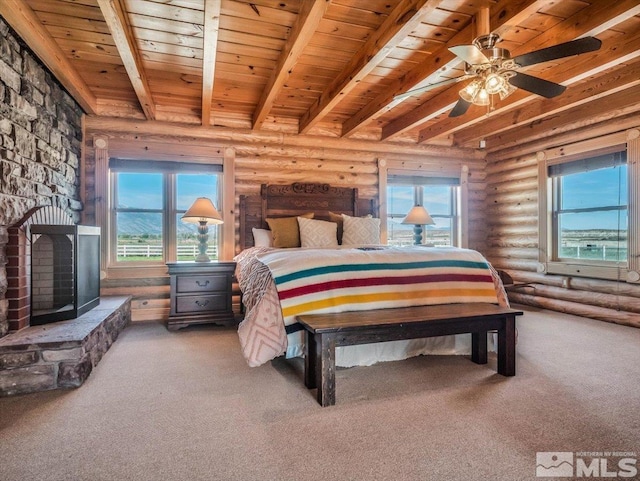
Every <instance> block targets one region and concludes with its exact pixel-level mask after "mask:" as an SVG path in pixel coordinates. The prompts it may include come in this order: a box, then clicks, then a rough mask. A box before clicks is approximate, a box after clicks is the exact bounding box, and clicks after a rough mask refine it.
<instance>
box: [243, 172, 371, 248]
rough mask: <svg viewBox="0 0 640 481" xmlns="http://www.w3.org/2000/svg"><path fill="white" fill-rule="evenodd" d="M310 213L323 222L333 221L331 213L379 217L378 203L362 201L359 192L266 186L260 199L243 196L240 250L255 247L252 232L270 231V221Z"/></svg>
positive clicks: (325, 187)
mask: <svg viewBox="0 0 640 481" xmlns="http://www.w3.org/2000/svg"><path fill="white" fill-rule="evenodd" d="M307 212H313V213H315V218H316V219H323V220H327V219H329V212H333V213H336V214H347V215H352V216H362V215H367V214H372V215H374V216H376V215H377V209H376V206H375V202H374V200H373V199H359V198H358V189H357V188H351V187H332V186H330V185H329V184H314V183H303V182H296V183H294V184H262V186H261V187H260V195H241V196H240V250H244V249H246V248H248V247H252V246H253V244H254V242H253V234H252V232H251V229H252V228H254V227H255V228H257V229H266V228H267V227H268V226H267V222H266V220H265V219H266V218H267V217H293V216H297V215H301V214H304V213H307Z"/></svg>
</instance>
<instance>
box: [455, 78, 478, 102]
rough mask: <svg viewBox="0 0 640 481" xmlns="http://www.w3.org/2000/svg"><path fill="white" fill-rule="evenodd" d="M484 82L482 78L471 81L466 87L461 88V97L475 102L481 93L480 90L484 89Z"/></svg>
mask: <svg viewBox="0 0 640 481" xmlns="http://www.w3.org/2000/svg"><path fill="white" fill-rule="evenodd" d="M483 84H484V83H483V81H482V80H481V79H475V80H474V81H473V82H470V83H469V84H468V85H467V86H466V87H465V88H463V89H462V90H460V92H459V94H460V98H462V100H465V101H467V102H469V103H473V102H474V100H475V98H476V97H477V96H478V94H479V93H480V90H482V88H483Z"/></svg>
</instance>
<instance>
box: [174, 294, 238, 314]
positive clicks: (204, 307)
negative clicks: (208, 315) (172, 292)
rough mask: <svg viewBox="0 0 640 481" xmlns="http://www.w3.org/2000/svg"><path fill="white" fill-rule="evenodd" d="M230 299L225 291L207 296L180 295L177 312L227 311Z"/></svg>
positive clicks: (177, 301)
mask: <svg viewBox="0 0 640 481" xmlns="http://www.w3.org/2000/svg"><path fill="white" fill-rule="evenodd" d="M228 300H229V298H228V296H227V295H226V294H224V293H223V294H211V295H207V296H178V297H176V313H177V314H187V313H196V312H211V311H226V310H228V309H229V306H228Z"/></svg>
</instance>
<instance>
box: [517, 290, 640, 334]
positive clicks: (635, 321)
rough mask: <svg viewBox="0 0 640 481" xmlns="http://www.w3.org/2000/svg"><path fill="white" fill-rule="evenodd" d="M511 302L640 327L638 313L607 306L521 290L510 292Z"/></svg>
mask: <svg viewBox="0 0 640 481" xmlns="http://www.w3.org/2000/svg"><path fill="white" fill-rule="evenodd" d="M509 299H510V301H511V302H517V303H519V304H524V305H527V306H534V307H539V308H542V309H551V310H553V311H558V312H565V313H567V314H573V315H577V316H584V317H589V318H592V319H598V320H600V321H606V322H612V323H615V324H622V325H625V326H632V327H640V317H639V316H638V314H636V313H632V312H624V311H618V310H616V309H608V308H605V307H596V306H589V305H585V304H581V303H577V302H571V301H564V300H557V299H549V298H546V297H540V296H535V295H530V294H523V293H519V292H509Z"/></svg>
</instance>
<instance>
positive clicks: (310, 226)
mask: <svg viewBox="0 0 640 481" xmlns="http://www.w3.org/2000/svg"><path fill="white" fill-rule="evenodd" d="M298 226H299V227H300V244H301V245H302V247H338V237H337V236H336V230H337V228H338V225H337V224H336V223H335V222H327V221H326V220H316V219H305V218H304V217H298Z"/></svg>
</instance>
